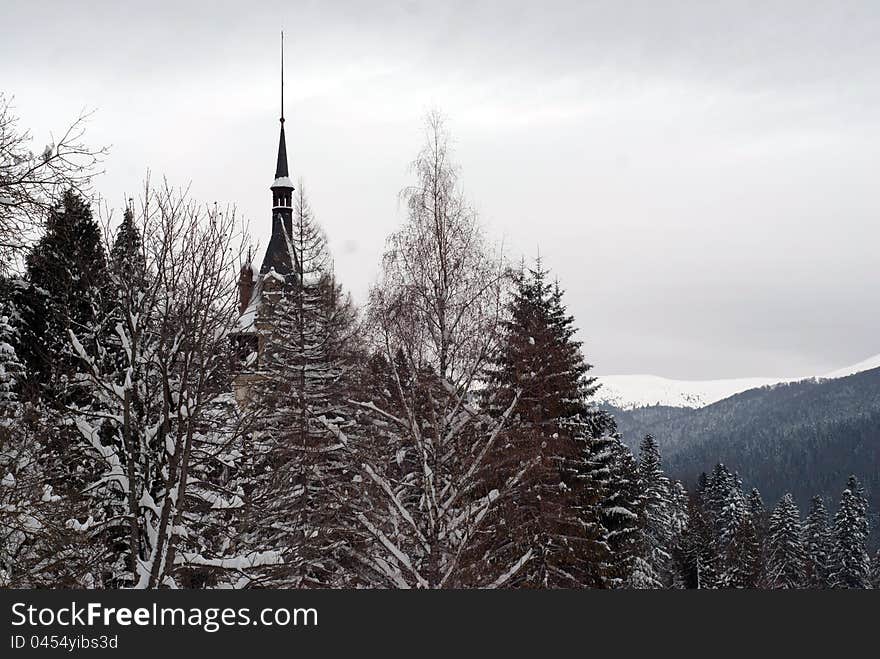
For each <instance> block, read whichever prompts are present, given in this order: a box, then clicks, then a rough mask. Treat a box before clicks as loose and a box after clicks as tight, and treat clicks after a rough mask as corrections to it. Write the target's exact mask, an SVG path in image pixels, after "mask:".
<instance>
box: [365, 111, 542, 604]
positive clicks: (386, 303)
mask: <svg viewBox="0 0 880 659" xmlns="http://www.w3.org/2000/svg"><path fill="white" fill-rule="evenodd" d="M413 170H414V172H415V174H416V177H417V182H416V184H415V185H414V186H412V187H410V188H407V189H406V190H404V192H403V199H404V201H405V202H406V204H407V208H408V214H409V217H408V221H407V223H406V225H405V226H404V228H403V229H402V230H401V231H399V232H398V233H397V234H395V235H394V236H392V238H391V239H390V241H389V249H388V251H387V253H386V255H385V258H384V262H383V276H382V279H381V281H380V284H379V285H378V286H377V287H375V288H374V290H373V291H372V294H371V297H370V310H369V312H370V313H369V320H370V323H371V327H372V339H373V341H374V348H375V350H376V352H377V353H378V356H377V359H376V360H374V366H375V367H376V371H375V372H374V374H372V375H371V377H373V378H374V379H376V378H381V379H382V380H384V387H380V386H374V387H373V392H374V393H373V395H372V396H371V398H370V399H369V400H353V401H352V403H353V404H354V405H355V406H356V407H358V408H359V409H360V410H361V413H362V414H363V415H364V417H366V418H367V419H369V422H365V423H364V424H363V426H364V427H369V428H371V429H372V430H371V431H370V433H371V435H372V439H373V445H372V447H373V449H374V457H373V458H371V459H370V460H369V461H367V462H366V463H365V464H364V465H363V471H364V479H365V481H366V488H365V491H366V493H367V494H366V496H365V497H364V507H363V510H362V512H361V513H360V514H359V519H360V520H361V522H362V524H363V525H364V527H365V528H366V529H367V530H368V531H369V532H370V534H371V535H372V536H373V539H374V541H375V544H374V546H373V550H372V551H371V552H369V553H368V554H367V555H366V556H364V557H363V558H364V560H365V561H366V562H367V563H368V564H369V565H370V566H371V567H372V568H373V570H374V571H375V574H376V575H377V576H378V581H379V583H380V584H381V585H385V586H392V587H417V588H442V587H450V586H462V585H481V586H501V585H503V584H504V583H506V581H507V580H508V579H509V578H510V577H511V576H512V575H513V574H515V572H516V571H517V570H518V569H519V568H520V567H521V566H522V565H523V564H524V563H525V562H526V561H527V560H528V559H529V554H528V552H527V553H525V554H524V555H522V556H519V557H517V558H516V559H515V560H513V561H512V562H511V564H510V565H509V566H508V567H507V569H506V570H505V572H504V573H503V574H501V575H500V576H499V577H497V578H495V579H493V580H491V581H490V580H488V579H486V580H483V581H481V580H480V577H479V575H477V577H476V583H473V582H472V580H473V579H474V576H473V575H474V571H473V570H471V569H466V566H464V565H463V562H464V560H465V557H466V556H468V555H469V550H470V548H471V545H472V543H473V541H474V539H475V538H477V537H478V536H479V534H481V533H485V532H489V530H490V529H488V528H486V522H487V520H488V516H487V514H488V513H489V511H490V510H491V509H492V508H493V506H494V505H495V502H496V501H497V500H498V498H499V496H500V492H499V490H498V489H497V488H496V489H493V490H491V491H485V488H483V487H481V485H482V483H481V480H480V472H481V471H482V469H483V467H484V464H485V461H486V458H487V456H488V454H489V451H490V450H491V448H492V446H493V445H494V443H495V441H496V439H497V438H498V436H499V433H500V432H501V431H502V429H503V427H504V425H505V423H506V422H507V419H508V417H509V415H510V414H511V412H512V411H513V409H514V408H515V406H516V403H517V399H516V397H514V400H513V401H512V402H511V404H510V405H509V406H508V408H507V410H506V411H505V412H504V413H503V414H502V415H500V417H499V418H494V419H493V418H490V417H489V416H488V415H486V414H484V413H483V412H482V411H481V410H480V409H479V408H478V406H477V404H476V396H475V392H476V390H477V389H478V386H479V381H480V376H481V374H482V372H483V369H484V368H485V367H486V365H487V364H488V361H489V359H490V358H491V356H492V353H493V351H494V350H495V349H496V348H497V338H498V327H499V320H500V314H501V310H502V304H501V297H502V289H503V285H504V275H503V272H504V269H503V266H502V263H501V259H500V258H499V257H496V256H493V255H492V253H491V251H490V249H489V248H488V246H487V244H486V242H485V240H484V238H483V236H482V234H481V231H480V228H479V225H478V223H477V219H476V215H475V213H474V211H473V210H472V209H471V207H470V206H469V205H468V203H467V201H466V200H465V198H464V195H463V194H462V192H461V189H460V186H459V183H458V172H457V169H456V167H455V166H454V165H453V164H452V162H451V161H450V153H449V142H448V136H447V133H446V130H445V128H444V125H443V121H442V119H441V117H440V116H439V115H438V114H436V113H432V114H430V115H429V116H428V120H427V143H426V145H425V148H424V149H423V151H422V152H421V153H420V154H419V157H418V158H417V159H416V161H415V162H414V163H413ZM377 362H378V365H377ZM377 384H378V383H377ZM520 477H521V473H520V474H513V475H511V476H510V478H509V479H507V480H506V481H505V482H504V483H502V485H501V487H502V488H508V487H512V486H513V485H514V484H515V483H516V481H517V479H518V478H520ZM466 574H467V575H468V576H467V577H465V575H466ZM465 579H468V580H471V581H470V582H468V583H465V581H464V580H465Z"/></svg>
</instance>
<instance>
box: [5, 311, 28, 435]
mask: <svg viewBox="0 0 880 659" xmlns="http://www.w3.org/2000/svg"><path fill="white" fill-rule="evenodd" d="M10 314H11V309H10V308H8V307H6V305H0V423H2V420H3V418H6V417H11V416H15V415H16V414H17V413H18V408H19V406H20V391H19V389H20V387H21V385H22V383H23V382H24V380H25V368H24V364H22V363H21V360H20V359H19V358H18V355H17V354H16V350H15V345H16V343H17V332H16V329H15V327H14V326H13V324H12V323H13V318H12V317H11V316H10Z"/></svg>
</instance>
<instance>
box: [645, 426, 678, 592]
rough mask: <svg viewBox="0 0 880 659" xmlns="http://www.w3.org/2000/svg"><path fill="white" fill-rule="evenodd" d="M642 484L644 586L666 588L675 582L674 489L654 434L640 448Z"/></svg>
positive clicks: (647, 437)
mask: <svg viewBox="0 0 880 659" xmlns="http://www.w3.org/2000/svg"><path fill="white" fill-rule="evenodd" d="M638 473H639V484H640V488H641V491H642V497H643V501H644V503H643V505H642V509H641V515H642V518H641V520H640V532H641V536H642V539H641V542H642V550H641V551H642V559H643V561H644V563H643V564H642V569H641V570H640V573H641V576H640V581H641V583H640V587H643V588H645V587H647V588H663V587H668V586H671V585H672V581H673V568H672V551H673V545H674V541H675V534H674V530H673V523H674V522H673V510H672V492H671V485H670V483H669V479H668V478H667V477H666V475H665V474H664V473H663V469H662V466H661V462H660V449H659V448H658V447H657V442H656V441H655V440H654V438H653V437H652V436H651V435H647V436H646V437H645V438H644V440H642V443H641V446H640V448H639V466H638Z"/></svg>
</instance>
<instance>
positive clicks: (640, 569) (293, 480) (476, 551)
mask: <svg viewBox="0 0 880 659" xmlns="http://www.w3.org/2000/svg"><path fill="white" fill-rule="evenodd" d="M0 118H2V119H0V131H2V132H0V141H2V144H3V146H4V148H3V149H0V154H2V155H0V157H2V158H3V160H2V162H0V198H2V200H3V205H2V206H0V231H2V237H3V240H2V241H0V242H2V251H0V255H2V258H3V262H2V266H3V273H2V274H3V278H2V281H0V584H2V585H3V586H4V587H37V588H131V587H137V588H220V587H223V588H258V587H263V588H266V587H272V588H313V587H317V588H358V587H369V588H586V587H590V588H807V587H816V588H825V587H834V588H869V587H872V586H873V587H877V586H878V585H880V584H878V578H880V566H878V559H880V557H877V556H875V558H874V560H873V563H872V561H871V559H870V557H869V553H868V534H869V526H868V525H869V522H868V519H869V510H868V501H867V498H866V495H865V491H864V486H863V484H862V483H861V482H860V480H859V478H857V477H855V476H851V475H850V474H845V475H842V476H841V478H840V479H839V482H838V483H837V485H836V487H837V488H839V490H840V494H839V499H838V503H837V507H836V509H835V511H834V513H833V515H832V514H831V513H830V512H828V510H827V508H826V506H825V505H824V503H823V500H822V498H816V499H813V501H812V503H811V507H810V509H809V511H808V514H807V515H806V517H805V518H804V519H802V518H801V514H800V512H799V509H798V507H797V504H796V502H795V499H794V497H793V496H792V495H791V494H788V493H785V494H783V495H781V496H779V497H778V503H776V504H775V505H774V506H773V507H772V510H771V511H769V512H768V511H767V510H765V508H764V503H763V502H762V499H761V495H760V493H759V492H758V491H757V490H756V489H752V490H751V491H749V492H748V493H745V492H744V490H743V486H742V482H741V480H740V476H739V475H738V474H736V473H733V472H731V471H729V470H728V469H727V468H726V467H724V466H723V465H721V464H718V465H717V466H715V467H714V469H712V470H711V472H710V473H709V474H708V475H704V476H702V477H700V478H696V479H694V481H695V482H694V484H693V486H692V487H691V488H690V491H689V490H688V489H687V488H686V487H685V485H684V483H683V481H680V480H674V479H672V478H670V477H669V475H667V473H666V471H665V470H664V467H663V464H662V459H661V450H660V448H661V447H660V446H658V443H657V441H655V440H654V438H652V437H650V436H647V437H643V438H642V437H639V438H638V439H636V438H626V439H627V440H628V441H630V440H631V441H638V444H639V447H638V450H631V449H630V448H628V446H627V444H626V443H625V441H624V439H625V438H624V436H623V435H622V434H621V431H620V428H619V427H618V425H617V423H616V421H615V419H614V417H613V415H611V414H609V413H607V412H606V411H603V410H600V409H598V408H597V406H596V405H595V404H594V403H593V402H592V401H593V396H594V394H595V391H596V387H597V383H596V380H595V378H593V377H591V375H590V369H591V366H590V365H589V364H588V363H587V361H586V360H585V356H584V354H583V350H582V344H581V343H580V342H579V341H578V340H577V339H576V338H575V335H576V333H577V331H578V327H577V324H576V321H575V319H574V318H573V317H572V316H571V315H570V314H569V313H568V311H567V309H566V304H565V293H564V290H563V288H562V285H561V283H560V282H558V281H557V280H556V279H555V278H554V277H553V276H552V274H551V272H550V271H549V269H548V268H547V267H546V265H545V264H544V263H543V262H541V261H540V259H539V260H538V261H537V262H536V263H535V264H534V265H533V266H531V267H527V266H526V265H524V264H523V265H519V266H516V265H514V266H511V265H510V264H508V263H507V262H506V261H505V260H504V258H503V255H502V254H501V253H500V252H499V250H498V248H497V247H496V246H495V245H494V244H493V243H492V242H491V241H490V240H489V239H488V237H487V236H486V235H485V233H484V232H483V230H482V228H481V225H480V222H479V219H478V217H477V215H476V213H475V212H474V210H473V207H472V205H471V204H470V203H469V201H468V200H467V199H466V198H465V196H464V195H463V193H462V189H461V182H460V171H459V168H458V167H457V166H456V165H455V164H454V161H453V153H452V152H451V150H450V148H449V144H450V141H449V137H448V135H447V132H446V128H445V126H444V123H443V121H442V120H441V119H440V117H439V116H437V115H436V114H432V115H430V116H429V117H428V120H427V122H426V139H425V145H424V147H423V149H422V150H421V151H420V152H419V153H418V155H417V156H416V159H415V160H414V162H413V166H412V180H411V183H410V185H409V186H408V187H406V188H405V189H404V191H403V194H402V199H403V201H404V206H405V209H406V219H405V221H404V222H403V224H402V225H401V226H400V228H399V229H398V230H397V231H396V232H395V233H393V234H392V235H391V236H390V237H389V238H388V241H387V249H386V252H385V254H384V255H383V258H382V261H381V264H380V274H379V276H378V279H377V281H376V283H375V285H374V286H373V288H372V290H371V292H370V295H369V299H368V300H367V301H366V303H365V304H364V306H363V308H357V307H356V305H355V304H354V303H353V301H352V300H351V299H350V298H349V296H348V295H347V294H346V293H345V290H344V288H343V286H342V284H341V283H340V282H338V281H337V277H336V275H335V272H334V269H333V258H332V255H331V254H330V253H329V249H328V245H327V240H326V238H325V236H324V234H323V232H322V230H321V228H320V225H319V224H318V221H317V219H316V214H315V213H314V211H313V210H312V208H311V207H310V205H309V202H308V198H307V195H306V193H305V190H304V186H303V185H302V183H301V182H300V183H299V184H298V185H297V194H296V196H295V198H294V199H293V212H292V217H293V222H292V227H291V229H290V230H289V231H288V230H285V231H286V233H285V236H284V239H285V245H286V246H287V249H288V250H289V258H290V262H291V263H295V264H296V270H295V272H293V273H292V274H291V275H288V276H284V275H280V274H278V273H277V272H276V271H275V270H270V271H269V272H267V273H264V274H260V273H258V272H256V271H255V269H254V268H252V266H251V264H250V262H249V261H250V253H251V252H250V249H249V245H248V239H247V236H246V235H244V234H243V233H242V231H241V229H240V226H239V222H238V219H237V217H236V214H235V212H234V210H232V209H222V208H218V207H217V206H216V205H202V204H198V203H196V202H195V201H193V200H191V199H189V198H188V197H187V195H186V194H185V193H183V192H179V191H177V190H175V189H173V188H172V187H170V186H169V185H167V184H165V185H161V186H154V185H152V184H151V183H149V182H147V183H146V184H145V186H144V189H143V193H142V195H141V196H140V198H139V199H138V200H137V201H136V202H135V201H132V202H130V203H129V204H128V205H127V206H126V208H125V209H124V211H123V213H122V217H121V218H120V219H119V220H118V221H108V222H101V221H99V220H101V218H96V217H95V215H94V208H93V204H92V203H91V201H90V199H91V198H90V196H89V194H90V193H89V189H88V185H87V184H88V180H87V179H85V178H83V175H82V174H81V172H83V171H87V170H88V165H89V164H90V163H93V162H94V160H95V158H96V157H97V155H98V154H97V153H96V152H93V151H90V150H89V149H88V148H87V147H85V146H83V145H82V144H80V143H79V142H77V141H75V140H76V139H77V138H76V136H77V132H76V131H75V130H74V131H73V133H71V134H72V135H73V136H74V141H71V142H68V143H64V142H63V141H62V142H60V143H59V144H58V145H54V146H53V147H51V148H50V149H48V150H47V151H46V152H45V153H43V154H42V155H38V156H34V155H33V154H30V153H28V152H26V151H25V150H23V147H22V144H23V143H24V141H23V140H22V135H23V133H22V132H21V131H20V130H19V129H18V127H17V123H16V121H15V119H14V117H13V116H12V114H11V109H10V108H9V105H8V103H4V102H3V101H2V99H0ZM59 154H61V155H60V156H59ZM105 225H106V226H105ZM236 275H238V276H236ZM252 287H256V288H255V290H257V291H258V292H259V295H260V296H261V297H260V298H259V299H260V300H261V304H260V305H259V308H258V309H257V310H256V311H255V312H254V313H255V317H254V320H253V326H254V327H256V332H257V339H258V341H257V343H256V344H255V345H251V344H249V343H247V342H244V343H242V342H238V343H236V341H235V339H236V337H240V335H241V329H242V317H243V316H244V315H246V314H247V313H248V310H249V309H250V307H251V302H252V298H251V297H248V296H244V297H243V294H242V291H243V290H247V291H251V289H252ZM584 329H585V331H586V333H587V334H589V327H585V328H584ZM720 453H721V451H720V449H719V455H720ZM829 459H830V458H829ZM799 478H800V477H799V476H798V475H796V474H794V473H792V475H791V482H790V483H789V484H788V486H787V487H786V488H784V489H787V490H789V489H792V488H795V487H800V485H801V484H800V483H798V480H799ZM774 498H776V497H774Z"/></svg>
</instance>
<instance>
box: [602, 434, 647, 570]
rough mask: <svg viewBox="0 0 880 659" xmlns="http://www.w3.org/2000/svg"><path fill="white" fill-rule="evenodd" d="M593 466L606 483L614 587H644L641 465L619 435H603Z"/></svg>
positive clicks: (606, 520)
mask: <svg viewBox="0 0 880 659" xmlns="http://www.w3.org/2000/svg"><path fill="white" fill-rule="evenodd" d="M593 447H594V448H593V456H594V457H593V464H592V465H591V466H592V468H593V469H594V470H595V473H596V475H597V480H600V482H601V483H602V501H601V510H602V516H601V519H602V524H603V526H604V527H605V528H606V529H607V535H606V542H607V544H608V548H609V550H610V553H611V564H610V570H609V572H610V581H609V583H610V585H612V586H614V587H625V586H635V585H640V584H643V583H644V581H643V580H641V579H640V577H641V575H643V574H644V573H645V570H644V569H642V568H644V566H642V565H641V564H640V558H641V554H640V550H641V543H640V537H639V536H640V534H639V519H640V517H641V516H642V515H643V506H644V498H643V496H642V493H641V489H640V486H639V474H638V465H637V463H636V460H635V458H634V457H633V454H632V452H631V451H630V450H629V449H628V448H627V447H626V446H625V445H624V444H623V442H622V441H621V440H620V438H619V437H618V436H616V435H603V436H601V437H599V438H597V439H595V440H594V441H593Z"/></svg>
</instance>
